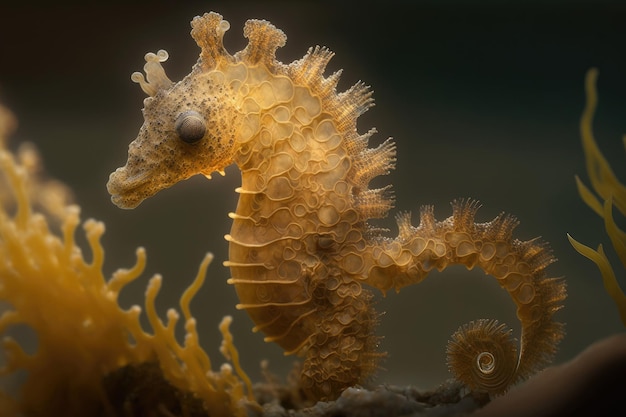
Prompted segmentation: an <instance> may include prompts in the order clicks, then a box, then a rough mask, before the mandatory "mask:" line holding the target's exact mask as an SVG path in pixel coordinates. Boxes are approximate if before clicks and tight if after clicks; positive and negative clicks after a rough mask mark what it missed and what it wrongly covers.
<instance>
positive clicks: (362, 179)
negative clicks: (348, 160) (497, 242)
mask: <svg viewBox="0 0 626 417" xmlns="http://www.w3.org/2000/svg"><path fill="white" fill-rule="evenodd" d="M395 162H396V146H395V143H394V142H393V140H391V138H389V139H387V140H386V141H384V142H383V143H381V144H380V145H378V146H377V147H376V148H365V149H363V150H361V152H360V153H359V154H358V155H356V157H355V161H354V168H355V169H354V176H353V181H354V182H355V184H357V185H358V186H359V187H361V188H366V187H367V185H368V184H369V182H370V181H371V180H372V179H373V178H375V177H377V176H379V175H387V174H388V173H389V171H390V170H392V169H393V168H394V165H395Z"/></svg>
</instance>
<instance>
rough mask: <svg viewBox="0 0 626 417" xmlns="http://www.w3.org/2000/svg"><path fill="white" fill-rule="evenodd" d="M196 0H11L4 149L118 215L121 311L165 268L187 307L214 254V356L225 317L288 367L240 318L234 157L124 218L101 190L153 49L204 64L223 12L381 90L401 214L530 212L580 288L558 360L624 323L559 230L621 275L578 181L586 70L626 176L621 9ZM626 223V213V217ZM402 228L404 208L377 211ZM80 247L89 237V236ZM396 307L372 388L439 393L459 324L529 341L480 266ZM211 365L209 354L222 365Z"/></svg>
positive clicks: (236, 23)
mask: <svg viewBox="0 0 626 417" xmlns="http://www.w3.org/2000/svg"><path fill="white" fill-rule="evenodd" d="M505 3H506V6H503V5H501V4H500V2H495V1H473V2H469V1H467V2H463V1H413V2H409V1H405V2H400V1H392V0H390V1H385V2H359V3H356V2H340V1H334V2H327V1H324V2H312V1H299V2H291V1H289V2H288V1H284V2H263V1H250V2H245V1H204V2H184V3H182V2H172V1H168V2H166V1H152V2H147V1H146V2H135V3H133V5H117V4H115V2H90V3H88V4H87V3H76V4H72V3H66V4H64V2H55V3H54V5H48V6H45V5H44V6H37V7H35V6H32V5H31V4H32V3H28V2H23V3H21V4H20V3H16V2H14V3H13V5H11V6H8V5H5V6H2V8H1V9H0V100H1V101H2V102H3V103H4V104H5V105H7V106H8V107H9V108H10V109H12V110H13V111H14V112H15V114H16V115H17V117H18V119H19V128H18V130H17V132H16V134H15V135H14V137H13V141H12V145H13V146H15V145H16V144H17V143H19V142H20V141H26V140H29V141H33V142H35V143H36V144H37V146H38V147H39V149H40V150H41V152H42V154H43V156H44V158H45V164H46V167H47V169H48V172H49V173H50V175H52V176H53V177H56V178H58V179H60V180H62V181H64V182H65V183H67V184H69V185H70V186H71V187H72V189H73V190H74V191H75V194H76V199H77V202H78V203H79V204H80V205H81V206H82V213H83V214H82V215H83V218H84V219H86V218H89V217H94V218H96V219H98V220H102V221H104V222H105V223H106V225H107V233H106V234H105V236H104V238H103V244H104V245H105V248H106V255H107V259H106V273H107V275H110V274H111V273H112V272H113V271H114V270H115V269H117V268H119V267H129V266H130V265H132V264H133V263H134V253H135V248H136V247H137V246H144V247H146V249H147V253H148V269H147V273H146V275H145V277H144V278H142V279H140V280H138V281H137V282H134V283H133V284H131V285H130V286H129V288H128V289H127V290H126V291H125V292H124V293H123V295H122V304H123V305H124V307H128V306H130V305H131V304H135V303H137V304H143V292H144V289H145V286H146V284H147V282H148V278H149V277H150V276H151V275H152V274H153V273H157V272H158V273H161V274H163V275H164V279H165V282H164V285H163V289H162V291H161V294H160V295H159V299H158V301H159V303H160V311H161V313H162V315H163V316H164V315H165V311H166V309H167V308H168V307H174V306H178V304H177V303H178V298H179V296H180V294H181V293H182V291H183V290H184V288H185V287H186V286H187V285H188V284H189V283H190V282H191V280H192V279H193V277H194V275H195V273H196V270H197V267H198V265H199V263H200V261H201V260H202V257H203V256H204V253H205V252H207V251H211V252H213V253H214V254H215V261H214V263H213V265H212V266H211V267H210V269H209V279H208V281H207V283H206V284H205V286H204V288H203V289H202V290H201V292H200V293H199V295H198V296H197V298H196V299H195V301H194V303H193V304H192V311H193V313H194V314H195V316H196V317H197V319H198V323H199V324H198V326H199V329H200V331H201V341H202V343H203V345H204V346H205V347H206V348H207V350H208V352H209V354H210V356H211V358H212V359H213V361H214V363H215V364H218V363H221V362H222V358H221V356H220V354H219V352H218V347H219V344H220V341H221V337H220V335H219V332H218V330H217V325H218V323H219V321H220V319H221V318H222V316H223V315H225V314H230V315H233V316H234V324H233V326H232V330H233V333H234V336H235V343H236V345H237V346H238V347H239V349H240V351H241V355H242V358H243V366H244V368H245V369H246V370H248V371H249V372H250V373H251V374H252V376H253V378H254V379H256V380H258V379H259V378H260V372H259V363H260V361H261V360H262V359H269V360H270V369H271V370H273V371H275V372H276V373H277V374H279V375H285V374H286V373H287V369H289V368H290V367H291V364H292V363H293V361H294V360H295V358H293V357H287V358H285V357H283V355H282V351H281V349H280V348H279V347H278V346H276V345H273V344H266V343H264V342H263V337H262V335H261V334H253V333H251V331H250V329H251V327H252V326H253V324H252V322H251V320H250V319H249V318H248V317H247V315H246V313H245V312H242V311H237V310H236V309H235V307H234V306H235V304H236V303H237V299H236V295H235V291H234V288H232V287H230V286H228V285H227V284H226V279H227V278H228V277H229V272H228V270H227V268H225V267H223V266H222V261H224V260H225V259H226V258H227V242H226V241H225V240H224V239H223V235H224V234H226V233H228V231H229V228H230V219H229V218H228V216H227V213H228V212H229V211H234V209H235V204H236V198H237V196H236V194H235V193H234V188H235V187H237V186H238V185H239V174H238V172H237V169H235V167H231V168H229V169H228V170H227V175H226V177H224V178H221V177H219V178H214V179H213V180H212V181H211V182H207V181H206V180H205V179H204V178H193V179H191V180H189V181H186V182H184V183H181V184H178V185H177V186H176V187H174V188H172V189H169V190H166V191H164V192H161V193H160V194H158V195H157V196H155V197H153V198H151V199H149V200H147V201H145V202H144V203H143V204H142V205H141V206H140V207H138V208H137V209H135V210H131V211H124V210H120V209H118V208H116V207H115V206H114V205H113V204H111V203H110V201H109V195H108V194H107V192H106V188H105V184H106V182H107V179H108V175H109V173H110V172H112V171H113V170H114V169H115V168H117V167H118V166H121V165H123V164H124V163H125V161H126V151H127V147H128V144H129V143H130V142H131V141H132V140H133V139H134V137H135V135H136V132H137V130H138V129H139V127H140V125H141V123H142V116H141V111H140V109H141V107H142V100H143V99H144V97H145V94H144V93H143V92H142V91H141V89H140V88H139V86H138V85H136V84H133V83H132V82H131V81H130V74H131V72H133V71H138V70H141V69H142V67H143V64H144V59H143V56H144V54H145V53H146V52H148V51H154V52H156V51H157V50H158V49H161V48H162V49H166V50H167V51H168V52H169V53H170V60H169V61H168V62H167V63H165V67H166V71H167V73H168V75H169V76H170V78H171V79H173V80H175V81H178V80H180V79H181V78H182V77H183V76H184V75H186V74H187V73H188V72H189V70H190V68H191V66H192V65H193V64H194V63H195V61H196V59H197V55H198V52H199V50H198V48H197V46H196V45H195V43H194V41H193V40H192V39H191V37H190V36H189V31H190V26H189V22H190V20H191V19H192V18H193V17H194V16H195V15H199V14H202V13H204V12H207V11H211V10H213V11H217V12H219V13H221V14H222V15H223V16H224V18H225V19H226V20H228V21H229V22H230V23H231V30H230V31H229V32H228V33H227V34H226V38H225V44H226V47H227V48H228V50H229V51H230V52H231V53H234V52H236V51H238V50H240V49H242V48H243V47H244V46H245V44H246V41H245V39H244V38H243V36H242V28H243V24H244V22H245V20H247V19H249V18H261V19H267V20H269V21H271V22H272V23H273V24H274V25H276V26H277V27H278V28H280V29H282V30H283V31H284V32H285V33H286V34H287V37H288V42H287V45H286V46H285V47H284V48H282V49H280V50H279V51H278V58H279V59H280V60H281V61H283V62H291V61H292V60H294V59H298V58H300V57H301V56H302V55H303V54H304V53H305V52H306V50H307V48H308V47H309V46H313V45H325V46H328V47H329V48H330V49H332V50H333V51H334V52H335V53H336V56H335V58H333V60H332V61H331V63H330V65H329V68H328V71H327V73H330V72H331V71H334V70H337V69H339V68H343V69H344V73H343V77H342V80H341V82H340V86H339V87H340V90H344V89H346V88H348V87H349V86H351V85H352V84H353V83H355V82H356V81H358V80H363V81H365V82H366V83H367V84H369V85H371V86H372V88H373V90H374V92H375V94H374V97H375V99H376V106H375V107H374V108H373V109H372V110H370V111H369V112H368V113H366V114H365V115H364V116H362V117H361V118H360V119H359V130H360V131H361V132H365V131H366V130H368V129H369V128H370V127H372V126H375V127H376V128H377V129H378V131H379V132H380V133H379V134H377V135H376V136H375V138H374V139H373V144H377V143H379V142H380V141H382V140H384V139H385V138H386V137H388V136H393V137H394V138H395V140H396V143H397V148H398V162H397V169H396V170H395V171H393V172H392V173H391V174H390V175H389V176H388V177H385V178H382V179H379V180H377V181H376V184H380V185H383V184H387V183H391V184H393V186H394V190H395V193H396V196H397V204H396V209H394V211H393V212H397V211H399V210H412V211H413V213H414V216H413V217H414V223H417V221H418V216H417V213H418V208H419V206H420V205H422V204H434V205H435V207H436V214H437V216H438V218H440V219H443V218H445V217H447V216H448V215H450V206H449V202H450V201H451V200H452V199H454V198H456V197H473V198H476V199H479V200H480V201H481V202H482V204H483V208H482V209H481V210H480V212H479V215H478V220H479V221H487V220H490V219H491V218H493V217H494V216H495V215H497V214H498V213H499V212H500V211H506V212H508V213H512V214H515V215H516V216H517V217H518V218H519V220H520V221H521V225H520V226H519V227H518V229H517V230H516V236H517V237H519V238H520V239H530V238H533V237H535V236H539V235H541V236H542V237H543V238H544V239H545V240H547V241H549V242H551V244H552V248H553V249H554V253H555V255H556V257H558V259H559V262H558V263H556V264H555V265H553V266H551V267H550V268H549V269H548V272H549V273H550V274H551V275H553V276H564V277H565V278H566V280H567V284H568V291H569V297H568V299H567V301H566V306H565V308H564V309H563V310H562V311H561V312H560V313H559V314H558V317H559V319H561V320H562V321H565V322H566V323H567V336H566V338H565V339H564V341H563V342H562V344H561V347H560V351H559V354H558V356H557V358H556V361H557V362H563V361H566V360H568V359H570V358H572V357H573V356H575V355H576V354H577V353H579V352H580V351H581V350H583V349H584V348H585V347H586V346H588V345H589V344H591V343H593V342H594V341H596V340H598V339H601V338H603V337H605V336H607V335H610V334H614V333H617V332H621V331H623V325H622V323H621V322H620V320H619V317H618V314H617V309H616V308H615V306H614V305H613V304H612V300H611V299H610V298H609V297H608V295H607V294H606V293H605V291H604V289H603V286H602V281H601V277H600V274H599V272H598V270H597V269H596V267H595V265H593V264H592V263H591V262H590V261H588V260H587V259H585V258H582V257H581V256H580V255H578V254H577V253H576V252H575V251H574V250H573V249H572V248H571V246H570V245H569V243H568V242H567V239H566V235H565V234H566V232H569V233H571V234H572V235H573V236H574V237H576V238H577V239H578V240H580V241H581V242H583V243H586V244H588V245H590V246H592V247H595V246H596V245H597V244H598V243H604V244H605V247H607V249H608V252H609V256H610V257H611V259H612V261H613V264H614V266H615V268H616V271H617V272H618V274H619V275H620V276H621V278H622V285H624V286H626V281H624V271H623V269H621V266H620V264H619V262H618V259H617V257H616V256H615V254H614V252H613V251H612V250H611V248H610V243H609V240H608V238H607V237H606V235H605V233H604V230H603V222H602V220H601V219H600V218H599V217H598V216H596V215H595V214H594V213H593V212H592V211H591V210H590V209H589V208H588V207H587V206H585V204H584V203H583V202H582V201H581V200H580V198H579V197H578V194H577V191H576V188H575V183H574V175H575V174H578V175H580V176H581V177H582V178H583V179H584V180H585V181H586V182H587V183H588V181H587V176H586V173H585V165H584V158H583V153H582V150H581V145H580V136H579V130H578V123H579V118H580V114H581V111H582V109H583V106H584V102H585V97H584V91H583V79H584V76H585V72H586V71H587V70H588V69H589V68H591V67H593V66H596V67H598V68H599V70H600V78H599V94H600V106H599V110H598V114H597V117H596V121H595V133H596V137H597V139H598V142H599V145H600V148H601V149H602V151H603V152H604V153H605V155H606V156H607V158H608V159H609V161H610V162H611V164H612V166H613V168H614V170H615V171H616V173H617V175H618V176H620V178H621V179H622V180H626V168H625V165H626V164H625V163H624V162H625V161H626V159H625V154H624V149H623V146H622V141H621V135H622V134H623V133H626V120H625V118H624V115H625V114H626V77H625V75H626V57H625V51H624V44H625V41H626V25H624V21H625V20H626V6H624V3H623V2H609V1H589V2H583V1H565V0H563V1H542V2H540V1H532V2H524V1H509V2H505ZM616 219H617V221H618V223H620V224H621V225H622V227H624V226H625V225H626V222H625V221H624V218H623V217H621V216H619V215H618V214H617V213H616ZM380 224H381V225H383V226H386V227H389V228H390V229H391V232H390V236H394V235H395V234H396V228H395V224H394V222H393V216H390V218H389V219H385V220H383V221H381V222H380ZM79 241H80V242H82V243H83V244H84V242H85V240H84V238H82V237H81V238H80V240H79ZM378 309H379V310H380V311H385V312H386V314H385V315H384V316H383V317H382V323H381V325H380V329H379V333H380V334H381V335H384V337H385V338H384V340H383V342H382V346H381V349H383V350H385V351H387V352H389V356H388V358H387V360H386V361H385V362H384V363H383V365H382V366H383V368H384V369H383V370H381V371H380V372H379V374H378V376H377V379H376V382H380V383H390V384H414V385H417V386H418V387H421V388H431V387H434V386H435V385H437V384H439V383H440V382H443V381H444V380H445V379H446V378H448V373H447V369H446V365H445V346H446V343H447V341H448V339H449V337H450V335H451V334H452V333H453V332H454V331H455V330H456V329H457V328H458V326H460V325H461V324H463V323H466V322H468V321H470V320H473V319H479V318H497V319H499V320H500V321H503V322H506V323H507V324H509V325H511V326H512V327H513V328H514V329H515V331H516V334H517V335H518V336H519V325H518V323H517V319H516V317H515V310H514V305H513V303H512V301H511V300H510V298H509V297H508V296H507V294H506V292H504V291H503V290H501V289H500V287H499V286H498V285H497V283H496V282H495V280H494V279H492V278H490V277H487V276H485V275H484V274H483V273H482V272H480V271H474V272H468V271H466V270H465V269H464V268H451V269H450V270H446V271H445V272H444V273H433V274H432V275H431V276H430V277H429V279H427V280H426V281H425V282H423V283H422V284H420V285H416V286H413V287H411V288H406V289H404V290H403V291H402V292H401V293H400V294H395V293H390V294H388V295H387V297H385V298H383V297H378ZM216 366H217V365H216Z"/></svg>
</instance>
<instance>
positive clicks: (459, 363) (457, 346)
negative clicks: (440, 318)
mask: <svg viewBox="0 0 626 417" xmlns="http://www.w3.org/2000/svg"><path fill="white" fill-rule="evenodd" d="M511 333H512V330H511V329H508V328H507V326H506V325H505V324H500V323H498V321H497V320H487V319H481V320H476V321H472V322H470V323H468V324H465V325H463V326H461V327H459V329H458V330H457V331H456V332H455V333H454V334H453V335H452V339H451V340H450V341H449V342H448V347H447V355H448V368H449V370H450V372H451V373H452V374H453V375H454V376H455V378H456V379H457V380H458V381H460V382H461V383H462V384H464V385H466V386H467V387H468V388H469V389H470V390H472V391H476V392H486V393H488V394H489V395H492V396H494V395H501V394H504V393H505V392H506V391H507V390H508V389H509V388H510V386H511V385H512V384H513V383H514V382H515V381H516V380H517V378H516V375H517V368H518V358H519V356H518V349H517V346H516V341H515V339H513V338H512V336H511Z"/></svg>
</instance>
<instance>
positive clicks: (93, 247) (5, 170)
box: [0, 112, 252, 416]
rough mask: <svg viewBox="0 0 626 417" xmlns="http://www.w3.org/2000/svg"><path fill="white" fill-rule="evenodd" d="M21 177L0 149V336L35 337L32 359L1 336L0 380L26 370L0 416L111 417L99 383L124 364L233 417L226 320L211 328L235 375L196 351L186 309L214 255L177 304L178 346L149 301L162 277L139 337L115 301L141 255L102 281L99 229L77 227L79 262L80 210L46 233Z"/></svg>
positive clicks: (235, 406)
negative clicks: (26, 331) (23, 332)
mask: <svg viewBox="0 0 626 417" xmlns="http://www.w3.org/2000/svg"><path fill="white" fill-rule="evenodd" d="M5 113H6V112H5ZM2 114H4V113H2ZM2 114H0V135H1V134H2V133H6V131H7V130H8V129H5V128H4V127H5V126H6V121H8V120H10V119H8V118H6V117H2ZM1 143H3V141H2V140H0V144H1ZM30 171H31V170H30V169H29V167H28V166H25V165H24V163H23V162H22V163H20V162H18V161H16V158H15V157H14V156H13V155H12V154H11V153H10V152H9V151H7V150H4V149H2V146H0V177H2V176H4V180H5V182H6V184H8V185H9V186H10V187H11V189H12V195H13V197H14V202H15V210H14V213H11V214H10V213H9V211H8V210H7V207H5V206H4V205H3V206H2V207H1V209H0V300H2V301H6V302H8V304H9V305H10V307H11V308H10V309H9V310H7V311H5V312H4V314H3V315H2V316H1V317H0V333H6V331H7V330H8V329H9V328H10V327H12V326H14V325H16V324H24V325H27V326H29V327H31V328H32V329H33V330H35V332H36V334H37V337H38V343H37V349H36V352H35V353H34V354H32V355H29V354H27V353H26V352H25V350H24V349H23V347H22V346H20V344H19V343H18V342H17V341H15V340H13V339H11V338H8V337H6V338H5V339H4V344H3V347H4V351H5V355H6V358H7V361H6V364H5V366H4V368H3V369H2V370H0V376H3V377H6V376H8V375H11V374H13V373H15V372H17V371H19V370H26V371H27V373H28V376H27V379H26V381H25V382H24V384H23V385H22V386H21V390H20V393H19V398H18V399H12V398H11V397H10V396H9V395H8V394H6V393H0V410H2V411H0V414H2V412H4V413H6V414H5V415H14V413H18V412H22V413H24V414H26V415H34V416H58V415H63V416H82V415H92V414H94V412H95V410H101V409H104V410H105V411H107V412H108V413H109V414H110V413H112V405H111V402H110V401H109V399H108V398H107V392H106V391H105V388H104V385H103V378H104V377H105V376H107V375H110V374H111V373H113V372H115V371H116V370H120V369H122V368H123V367H125V366H127V365H137V366H139V365H141V364H144V363H154V362H158V364H159V365H160V369H161V372H162V374H163V376H164V377H165V379H166V380H167V381H169V383H171V385H173V386H174V387H175V388H177V389H178V390H180V391H182V392H184V393H189V394H191V395H192V396H193V397H195V398H197V399H199V400H200V401H201V402H202V404H203V406H204V408H205V409H206V411H207V412H208V413H209V414H210V415H242V414H243V413H244V411H245V409H244V403H245V400H246V399H250V400H251V399H252V397H251V387H250V381H249V379H248V378H247V376H246V375H245V373H244V372H243V371H242V370H241V367H240V366H239V363H238V355H237V351H236V349H235V348H234V345H233V344H232V335H231V334H230V332H229V330H228V325H229V324H230V320H231V319H230V317H226V318H225V319H224V320H223V322H222V324H221V325H220V330H221V332H222V334H223V337H224V345H223V350H224V352H227V357H228V358H229V359H231V362H232V364H233V366H234V368H235V370H236V373H233V371H232V367H231V365H229V364H224V365H222V367H221V369H220V370H219V371H217V372H214V371H212V370H211V362H210V360H209V357H208V356H207V354H206V353H205V352H204V350H203V349H202V347H201V346H200V344H199V341H198V333H197V331H196V321H195V319H194V318H193V317H192V315H191V312H190V309H189V304H190V302H191V300H192V298H193V297H194V295H195V294H196V292H197V291H198V289H199V288H200V287H201V285H202V283H203V281H204V278H205V273H206V270H207V268H208V266H209V264H210V262H211V260H212V258H213V256H212V255H211V254H207V255H206V256H205V258H204V260H203V261H202V264H201V265H200V268H199V271H198V274H197V276H196V278H195V280H194V281H193V283H192V284H191V286H190V287H189V288H188V289H187V291H186V292H185V293H184V294H183V296H182V297H181V301H180V307H181V310H182V313H183V318H184V324H185V331H186V336H185V340H184V344H180V343H179V342H178V341H177V339H176V337H175V327H176V324H177V322H178V320H179V314H178V313H177V312H176V311H175V310H174V309H170V310H169V311H168V312H167V322H166V323H163V322H162V321H161V319H160V318H159V317H158V315H157V312H156V309H155V298H156V296H157V294H158V292H159V289H160V286H161V280H162V279H161V277H160V276H158V275H157V276H154V277H153V278H152V279H151V280H150V283H149V285H148V288H147V291H146V302H145V308H146V313H147V317H148V320H149V323H150V326H151V327H152V329H153V334H149V333H146V332H145V331H144V330H143V329H142V327H141V325H140V322H139V316H140V313H141V308H140V307H139V306H136V305H135V306H133V307H131V308H129V309H128V310H123V309H121V308H120V307H119V305H118V302H117V300H118V295H119V293H120V291H121V290H122V289H123V288H124V287H125V286H126V285H127V284H128V283H130V282H131V281H133V280H135V279H136V278H138V277H139V276H140V275H141V273H142V272H143V270H144V267H145V264H146V254H145V251H144V249H143V248H139V249H138V250H137V262H136V264H135V265H134V266H133V267H132V268H130V269H120V270H118V271H117V272H115V273H114V274H113V276H112V278H111V279H110V280H108V281H107V280H106V279H105V277H104V275H103V273H102V265H103V261H104V249H103V247H102V245H101V243H100V238H101V236H102V234H103V233H104V230H105V227H104V224H103V223H102V222H97V221H95V220H92V219H89V220H87V221H86V222H85V223H84V229H85V232H86V236H87V239H88V242H89V249H90V251H91V252H92V255H91V260H90V261H88V260H87V259H86V258H85V256H84V255H83V254H82V252H81V249H80V248H79V247H78V246H77V245H76V242H75V240H74V234H75V231H76V228H77V226H78V224H79V212H80V209H79V207H78V206H75V205H74V206H66V207H65V208H64V211H63V214H62V215H61V222H62V233H63V236H62V237H60V236H57V235H55V234H53V233H52V232H51V231H50V229H49V227H48V221H49V218H47V217H46V216H44V214H42V213H39V212H35V211H34V210H33V208H32V202H31V200H30V195H31V192H30V191H31V190H30V187H36V186H42V184H40V183H36V182H35V181H32V180H33V179H32V178H29V175H28V174H29V172H30ZM57 203H58V202H57V201H54V202H49V203H48V204H52V205H54V204H57ZM42 204H43V205H44V212H46V213H47V214H48V215H49V217H51V216H54V213H57V212H54V211H51V210H45V209H46V204H47V203H46V202H45V201H44V202H43V203H42ZM50 207H51V206H48V207H47V208H50ZM245 391H247V394H246V393H245ZM166 411H171V410H166Z"/></svg>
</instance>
